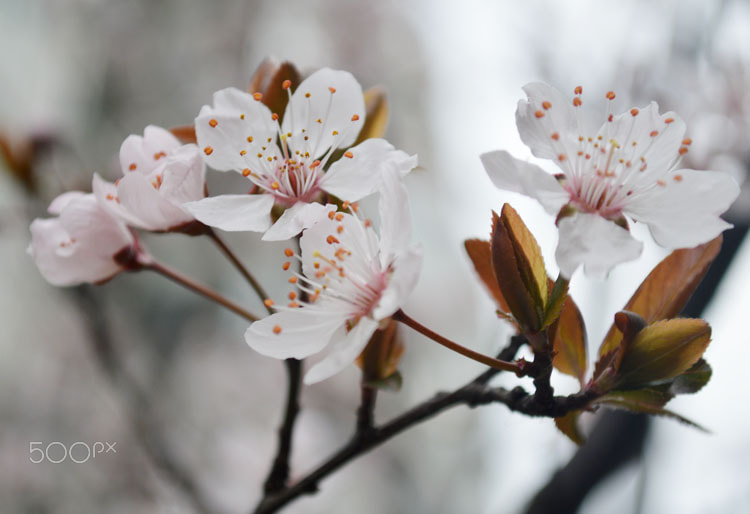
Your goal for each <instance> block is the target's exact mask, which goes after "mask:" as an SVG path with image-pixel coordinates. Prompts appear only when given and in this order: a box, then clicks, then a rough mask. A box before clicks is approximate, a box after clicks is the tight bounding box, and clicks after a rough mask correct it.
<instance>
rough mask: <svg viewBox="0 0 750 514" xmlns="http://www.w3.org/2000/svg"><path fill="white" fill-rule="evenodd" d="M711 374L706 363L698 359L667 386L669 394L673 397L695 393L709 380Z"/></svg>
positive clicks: (709, 367)
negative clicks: (673, 395)
mask: <svg viewBox="0 0 750 514" xmlns="http://www.w3.org/2000/svg"><path fill="white" fill-rule="evenodd" d="M711 373H712V371H711V366H709V365H708V362H706V361H705V360H703V359H699V360H698V362H696V363H695V364H693V366H692V367H691V368H690V369H689V370H687V371H686V372H685V373H683V374H681V375H678V376H677V377H675V379H674V380H673V381H672V382H671V383H670V384H669V392H670V393H672V394H675V395H676V394H692V393H697V392H698V391H700V390H701V389H702V388H703V386H705V385H706V384H707V383H708V381H709V380H710V379H711Z"/></svg>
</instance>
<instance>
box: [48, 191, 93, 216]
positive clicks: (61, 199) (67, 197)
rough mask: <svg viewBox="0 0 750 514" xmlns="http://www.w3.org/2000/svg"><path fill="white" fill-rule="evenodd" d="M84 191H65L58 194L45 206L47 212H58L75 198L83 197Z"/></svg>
mask: <svg viewBox="0 0 750 514" xmlns="http://www.w3.org/2000/svg"><path fill="white" fill-rule="evenodd" d="M84 196H86V193H84V192H82V191H66V192H65V193H62V194H61V195H58V196H57V197H56V198H55V199H54V200H52V202H51V203H50V204H49V207H47V212H49V213H50V214H60V213H61V212H62V210H63V209H64V208H65V207H66V206H67V205H68V204H69V203H70V202H71V201H73V200H75V199H76V198H83V197H84Z"/></svg>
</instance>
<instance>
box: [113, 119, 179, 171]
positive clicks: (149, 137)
mask: <svg viewBox="0 0 750 514" xmlns="http://www.w3.org/2000/svg"><path fill="white" fill-rule="evenodd" d="M179 146H180V141H179V140H178V139H177V138H176V137H175V136H173V135H172V133H171V132H169V131H168V130H166V129H163V128H161V127H157V126H155V125H149V126H147V127H146V128H145V130H144V131H143V136H139V135H136V134H133V135H130V136H128V137H127V138H126V139H125V141H123V143H122V145H121V146H120V168H121V169H122V173H123V175H127V174H128V173H133V172H138V173H143V174H145V175H148V174H149V173H151V172H152V171H153V170H154V169H156V167H157V166H159V164H161V162H160V161H161V159H163V158H164V157H166V156H167V154H168V153H169V152H171V151H172V150H174V149H175V148H178V147H179Z"/></svg>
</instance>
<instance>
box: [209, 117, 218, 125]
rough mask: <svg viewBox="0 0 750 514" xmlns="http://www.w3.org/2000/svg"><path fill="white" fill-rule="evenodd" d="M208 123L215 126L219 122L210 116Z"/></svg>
mask: <svg viewBox="0 0 750 514" xmlns="http://www.w3.org/2000/svg"><path fill="white" fill-rule="evenodd" d="M208 124H209V125H211V126H212V127H215V126H216V125H218V124H219V122H218V121H216V120H215V119H213V118H211V119H210V120H208Z"/></svg>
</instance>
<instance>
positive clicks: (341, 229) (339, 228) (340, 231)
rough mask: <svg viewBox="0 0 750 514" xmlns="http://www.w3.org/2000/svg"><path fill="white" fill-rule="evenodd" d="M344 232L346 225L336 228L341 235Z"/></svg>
mask: <svg viewBox="0 0 750 514" xmlns="http://www.w3.org/2000/svg"><path fill="white" fill-rule="evenodd" d="M343 231H344V225H339V226H338V227H336V232H338V233H339V234H340V233H342V232H343Z"/></svg>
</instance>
